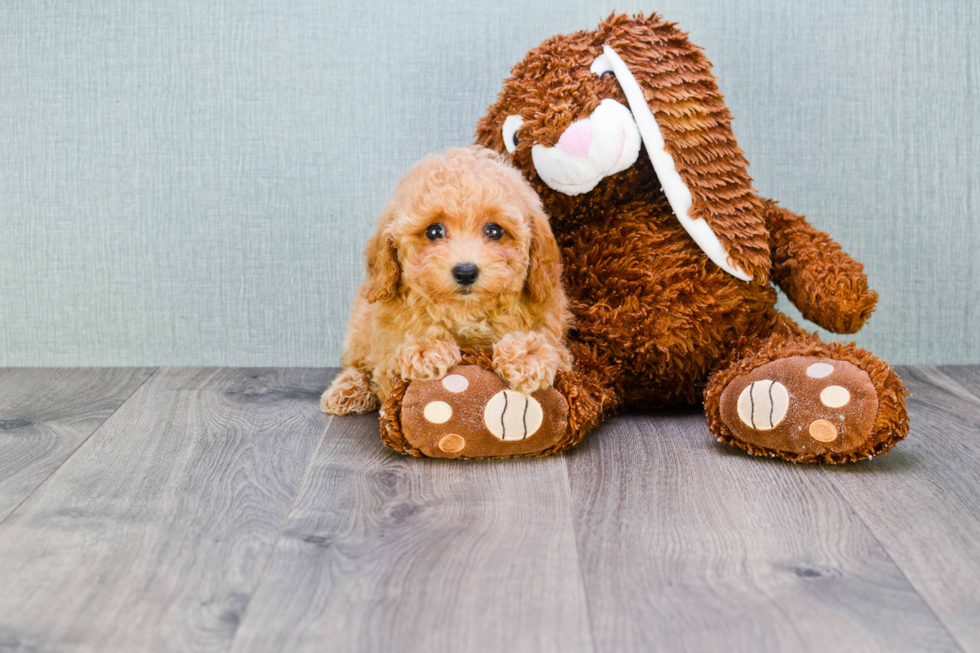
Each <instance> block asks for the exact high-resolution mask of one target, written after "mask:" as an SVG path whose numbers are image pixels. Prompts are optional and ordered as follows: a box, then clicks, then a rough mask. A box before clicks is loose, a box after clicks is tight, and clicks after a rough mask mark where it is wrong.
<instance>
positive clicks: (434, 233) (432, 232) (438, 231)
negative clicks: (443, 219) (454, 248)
mask: <svg viewBox="0 0 980 653" xmlns="http://www.w3.org/2000/svg"><path fill="white" fill-rule="evenodd" d="M425 237H426V238H428V239H429V240H431V241H433V242H435V241H437V240H439V239H440V238H445V237H446V229H445V227H443V226H442V225H441V224H439V223H438V222H437V223H435V224H430V225H429V226H428V227H427V228H426V230H425Z"/></svg>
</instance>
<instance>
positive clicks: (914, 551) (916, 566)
mask: <svg viewBox="0 0 980 653" xmlns="http://www.w3.org/2000/svg"><path fill="white" fill-rule="evenodd" d="M899 375H900V376H901V377H902V380H903V381H904V382H905V384H906V386H907V387H908V390H909V392H911V393H912V396H911V397H909V398H908V407H909V419H910V420H911V424H912V428H911V431H910V432H909V436H908V438H907V439H906V440H905V441H904V442H902V443H901V444H899V445H898V447H897V448H896V449H894V450H893V451H892V452H891V453H889V454H888V455H887V456H884V457H882V458H880V459H878V460H875V461H873V462H871V463H869V464H861V465H857V466H854V467H840V468H837V467H835V468H826V469H824V470H823V472H824V474H825V475H826V476H827V477H828V478H830V479H831V481H832V482H833V484H834V486H835V487H836V488H837V489H838V491H839V492H840V493H841V495H843V496H844V497H845V498H846V499H847V501H848V503H850V504H851V505H852V506H853V507H854V510H855V511H857V513H858V514H859V515H860V516H861V519H862V520H863V521H864V523H865V524H867V526H868V528H869V529H870V530H871V532H872V533H874V535H875V537H876V538H877V539H878V540H879V541H880V542H881V543H882V545H883V546H884V548H885V549H886V550H887V551H888V554H889V555H890V556H891V558H892V559H893V560H894V561H895V562H896V563H897V564H898V566H899V567H901V569H902V571H903V572H904V573H905V575H906V576H907V577H908V579H909V581H910V582H911V583H912V585H913V586H914V587H915V588H916V590H918V592H919V593H920V594H921V595H922V596H923V597H924V599H925V600H926V602H927V603H928V604H929V605H930V607H931V608H932V609H933V611H934V612H935V613H936V615H937V616H938V617H939V619H940V620H941V621H942V622H943V624H945V626H946V628H947V629H948V630H949V631H950V633H952V635H953V637H954V638H955V639H956V641H957V643H958V644H960V646H961V647H962V648H963V649H965V650H972V651H977V650H980V435H978V434H980V373H978V370H977V368H955V367H954V368H935V367H916V368H901V369H900V370H899Z"/></svg>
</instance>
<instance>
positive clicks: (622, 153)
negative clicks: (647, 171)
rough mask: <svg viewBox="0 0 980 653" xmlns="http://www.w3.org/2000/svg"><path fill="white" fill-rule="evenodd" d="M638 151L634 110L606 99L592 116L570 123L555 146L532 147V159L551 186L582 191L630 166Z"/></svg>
mask: <svg viewBox="0 0 980 653" xmlns="http://www.w3.org/2000/svg"><path fill="white" fill-rule="evenodd" d="M639 153H640V130H639V129H637V126H636V121H634V120H633V114H632V113H630V110H629V109H627V108H626V107H624V106H623V105H622V104H620V103H619V102H617V101H616V100H612V99H606V100H603V101H602V102H601V103H600V104H599V106H598V107H596V109H595V111H593V112H592V115H591V116H589V117H588V118H586V119H584V120H579V121H577V122H574V123H572V124H571V125H569V126H568V128H567V129H565V131H564V132H562V135H561V137H560V138H559V139H558V143H557V144H555V146H554V147H545V146H544V145H535V146H534V147H532V148H531V159H532V160H533V161H534V169H535V170H537V172H538V176H539V177H541V179H542V181H544V183H546V184H548V186H549V187H550V188H553V189H554V190H557V191H559V192H561V193H565V194H566V195H580V194H582V193H588V192H589V191H590V190H592V189H593V188H595V187H596V185H597V184H598V183H599V182H600V181H602V179H603V178H605V177H608V176H609V175H614V174H616V173H617V172H622V171H623V170H626V169H627V168H629V167H630V166H631V165H633V164H634V163H636V158H637V156H638V155H639Z"/></svg>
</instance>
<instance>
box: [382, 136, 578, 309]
mask: <svg viewBox="0 0 980 653" xmlns="http://www.w3.org/2000/svg"><path fill="white" fill-rule="evenodd" d="M366 256H367V261H368V280H367V297H368V300H369V301H372V302H375V301H387V300H390V299H392V298H394V297H395V296H396V294H398V293H399V292H400V289H405V290H407V291H410V292H413V293H416V294H418V295H421V296H423V297H425V298H426V299H428V300H429V301H432V302H480V301H486V300H487V299H489V298H491V297H494V296H499V295H504V294H512V295H517V294H520V293H524V294H526V296H527V298H528V299H529V300H530V301H533V302H539V303H544V302H548V301H550V300H551V299H552V297H554V296H555V295H556V294H558V293H560V292H561V291H560V287H559V277H560V273H561V263H560V254H559V252H558V246H557V244H556V243H555V240H554V237H553V236H552V234H551V228H550V227H549V226H548V218H547V216H546V215H545V214H544V211H543V210H542V208H541V203H540V201H539V200H538V197H537V195H536V194H535V192H534V191H533V190H532V189H531V187H530V186H529V185H528V183H527V182H526V181H524V178H523V177H522V176H521V174H520V172H518V171H517V170H516V169H515V168H513V167H512V166H511V165H510V164H508V163H505V162H504V160H503V157H502V156H501V155H499V154H496V153H494V152H492V151H490V150H487V149H485V148H482V147H478V146H471V147H467V148H456V149H452V150H449V151H447V152H446V153H445V154H439V155H433V156H430V157H427V158H426V159H423V160H422V161H420V162H419V163H418V164H416V165H415V166H414V167H413V168H412V169H411V170H410V171H409V173H408V174H407V175H406V176H405V178H404V179H402V180H401V182H400V183H399V184H398V186H397V188H396V189H395V193H394V196H393V197H392V199H391V201H390V202H389V203H388V206H387V207H386V208H385V210H384V212H383V213H382V214H381V219H380V225H379V229H378V232H377V233H376V234H375V235H374V237H373V238H372V239H371V241H370V242H369V243H368V247H367V251H366Z"/></svg>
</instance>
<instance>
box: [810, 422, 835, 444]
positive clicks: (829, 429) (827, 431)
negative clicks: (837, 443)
mask: <svg viewBox="0 0 980 653" xmlns="http://www.w3.org/2000/svg"><path fill="white" fill-rule="evenodd" d="M807 430H808V431H809V432H810V437H811V438H813V439H814V440H817V441H818V442H833V441H834V440H836V439H837V427H836V426H834V425H833V424H831V423H830V422H828V421H827V420H825V419H818V420H814V421H812V422H810V426H809V427H808V428H807Z"/></svg>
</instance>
